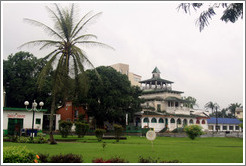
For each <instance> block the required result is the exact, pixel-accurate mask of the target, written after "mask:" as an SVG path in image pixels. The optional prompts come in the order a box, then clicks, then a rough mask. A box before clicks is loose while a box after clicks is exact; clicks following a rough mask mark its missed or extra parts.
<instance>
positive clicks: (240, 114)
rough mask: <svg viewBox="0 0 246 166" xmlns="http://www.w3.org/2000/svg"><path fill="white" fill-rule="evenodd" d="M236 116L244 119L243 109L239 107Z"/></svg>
mask: <svg viewBox="0 0 246 166" xmlns="http://www.w3.org/2000/svg"><path fill="white" fill-rule="evenodd" d="M235 116H236V118H238V119H243V108H239V107H237V108H236V110H235Z"/></svg>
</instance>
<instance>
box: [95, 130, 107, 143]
mask: <svg viewBox="0 0 246 166" xmlns="http://www.w3.org/2000/svg"><path fill="white" fill-rule="evenodd" d="M104 133H106V130H104V129H96V130H95V135H96V137H97V140H98V142H100V141H101V140H102V138H103V134H104Z"/></svg>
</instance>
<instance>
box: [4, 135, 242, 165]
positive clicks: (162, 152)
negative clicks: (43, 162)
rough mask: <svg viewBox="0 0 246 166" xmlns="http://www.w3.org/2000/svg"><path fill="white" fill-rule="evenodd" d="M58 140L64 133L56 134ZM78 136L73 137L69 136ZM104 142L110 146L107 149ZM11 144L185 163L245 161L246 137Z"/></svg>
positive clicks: (88, 159) (39, 150) (91, 139)
mask: <svg viewBox="0 0 246 166" xmlns="http://www.w3.org/2000/svg"><path fill="white" fill-rule="evenodd" d="M55 138H56V139H58V138H60V136H56V137H55ZM69 138H70V139H71V138H72V139H75V138H77V137H76V136H69V137H68V138H66V139H69ZM103 142H106V147H105V148H104V149H103V146H102V144H103ZM7 146H26V147H27V148H28V149H30V150H32V151H33V152H34V153H36V154H39V153H49V154H50V155H53V154H60V153H62V154H67V153H74V154H81V155H82V156H83V160H84V163H91V162H92V160H93V159H95V158H101V157H102V158H103V159H109V158H111V157H115V156H120V157H121V158H124V159H126V160H128V161H129V162H130V163H137V162H138V160H139V157H140V156H142V157H145V158H148V157H152V158H155V159H156V158H159V159H160V160H179V161H181V162H182V163H242V162H243V139H241V138H216V137H212V138H211V137H210V138H197V139H195V140H190V139H189V138H174V137H157V139H156V140H155V141H154V142H153V148H152V145H151V142H150V141H148V140H147V139H146V138H145V137H138V136H128V137H127V140H120V142H118V143H116V142H115V140H102V141H101V142H98V141H97V140H96V138H95V136H85V137H84V138H82V139H78V140H77V142H76V143H71V142H68V143H58V144H57V145H49V144H28V143H12V142H4V143H3V150H4V148H5V147H7Z"/></svg>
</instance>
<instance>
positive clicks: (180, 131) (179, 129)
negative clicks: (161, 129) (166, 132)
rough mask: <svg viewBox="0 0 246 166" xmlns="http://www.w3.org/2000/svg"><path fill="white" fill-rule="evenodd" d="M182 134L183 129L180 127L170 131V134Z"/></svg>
mask: <svg viewBox="0 0 246 166" xmlns="http://www.w3.org/2000/svg"><path fill="white" fill-rule="evenodd" d="M182 132H184V128H182V127H177V128H176V129H174V130H173V131H172V133H182Z"/></svg>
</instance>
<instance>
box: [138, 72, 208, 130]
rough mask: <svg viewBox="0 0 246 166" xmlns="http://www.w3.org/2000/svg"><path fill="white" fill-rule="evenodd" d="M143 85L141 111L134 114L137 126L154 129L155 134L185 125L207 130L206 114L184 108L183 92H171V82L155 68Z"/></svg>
mask: <svg viewBox="0 0 246 166" xmlns="http://www.w3.org/2000/svg"><path fill="white" fill-rule="evenodd" d="M140 83H141V84H142V85H143V86H142V90H143V94H142V96H141V98H143V99H144V100H145V103H144V104H142V111H141V112H138V113H136V114H135V119H134V123H135V124H136V125H137V126H141V127H142V128H144V127H150V128H154V130H155V131H156V132H159V131H161V130H162V129H164V128H167V129H168V130H169V131H172V130H174V129H175V128H180V127H184V126H185V125H190V124H198V125H200V126H201V127H202V128H203V130H208V125H207V119H208V118H209V117H208V114H207V113H206V112H204V111H203V110H195V109H191V108H188V107H185V104H186V103H188V102H189V101H186V100H184V99H182V96H181V94H182V93H183V92H181V91H176V90H172V83H173V82H172V81H168V80H165V79H162V78H161V77H160V71H159V69H158V68H157V67H156V68H155V69H154V70H153V72H152V78H151V79H147V80H144V81H140Z"/></svg>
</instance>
